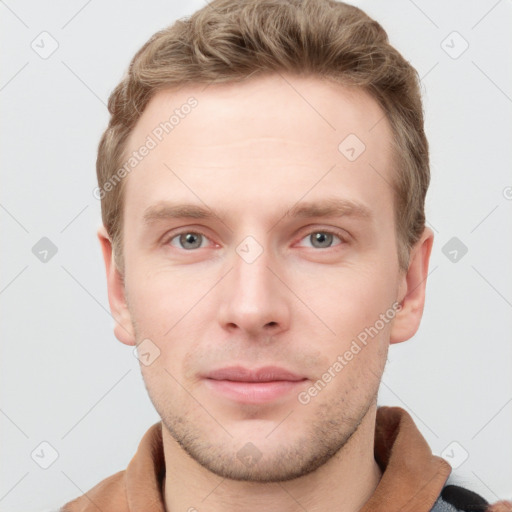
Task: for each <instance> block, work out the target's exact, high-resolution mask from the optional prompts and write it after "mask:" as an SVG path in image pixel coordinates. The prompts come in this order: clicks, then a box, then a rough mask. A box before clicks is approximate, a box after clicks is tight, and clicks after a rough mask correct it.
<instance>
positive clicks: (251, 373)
mask: <svg viewBox="0 0 512 512" xmlns="http://www.w3.org/2000/svg"><path fill="white" fill-rule="evenodd" d="M203 378H204V382H205V384H206V386H207V387H208V388H209V389H210V390H211V391H213V392H214V393H215V394H218V395H221V396H223V397H224V398H227V399H229V400H232V401H235V402H238V403H245V404H263V403H267V402H272V401H275V400H277V399H279V398H283V397H285V396H286V395H288V394H290V393H291V392H292V391H294V390H297V389H298V388H299V386H302V385H303V383H304V381H306V380H308V379H307V378H306V377H304V376H301V375H297V374H295V373H293V372H290V371H288V370H285V369H284V368H280V367H277V366H265V367H262V368H258V369H248V368H245V367H242V366H231V367H227V368H220V369H218V370H213V371H211V372H209V373H207V374H206V375H205V376H204V377H203Z"/></svg>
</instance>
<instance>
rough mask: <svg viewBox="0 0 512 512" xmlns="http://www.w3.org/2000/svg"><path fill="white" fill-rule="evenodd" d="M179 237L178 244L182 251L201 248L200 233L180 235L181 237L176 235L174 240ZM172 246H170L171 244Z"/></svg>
mask: <svg viewBox="0 0 512 512" xmlns="http://www.w3.org/2000/svg"><path fill="white" fill-rule="evenodd" d="M177 237H179V244H180V246H181V247H182V248H183V249H187V250H188V249H197V248H198V247H201V242H202V240H203V235H201V233H194V232H189V233H182V234H181V235H176V236H175V237H174V238H177ZM171 245H172V244H171Z"/></svg>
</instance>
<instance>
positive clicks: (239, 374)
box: [205, 366, 306, 382]
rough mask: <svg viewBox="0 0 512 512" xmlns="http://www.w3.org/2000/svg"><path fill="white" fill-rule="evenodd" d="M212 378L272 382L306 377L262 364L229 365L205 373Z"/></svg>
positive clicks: (208, 377)
mask: <svg viewBox="0 0 512 512" xmlns="http://www.w3.org/2000/svg"><path fill="white" fill-rule="evenodd" d="M205 377H206V378H207V379H212V380H231V381H235V382H274V381H278V380H287V381H301V380H305V379H306V377H303V376H300V375H297V374H295V373H292V372H290V371H288V370H285V369H284V368H280V367H278V366H264V367H262V368H255V369H249V368H245V367H243V366H229V367H226V368H219V369H218V370H213V371H211V372H209V373H207V374H206V375H205Z"/></svg>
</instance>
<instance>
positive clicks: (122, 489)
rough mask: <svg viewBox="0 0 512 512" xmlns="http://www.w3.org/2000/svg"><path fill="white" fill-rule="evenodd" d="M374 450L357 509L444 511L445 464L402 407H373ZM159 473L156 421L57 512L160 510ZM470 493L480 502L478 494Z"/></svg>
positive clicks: (505, 506)
mask: <svg viewBox="0 0 512 512" xmlns="http://www.w3.org/2000/svg"><path fill="white" fill-rule="evenodd" d="M374 450H375V460H376V461H377V462H378V464H379V466H380V468H381V470H382V471H383V475H382V478H381V480H380V482H379V484H378V486H377V488H376V489H375V492H374V494H373V495H372V496H371V498H370V499H369V500H368V501H367V502H366V504H365V505H364V507H363V508H362V509H361V511H360V512H393V511H397V512H398V511H400V512H430V511H431V510H432V509H433V508H434V506H435V505H436V507H435V509H439V510H450V509H449V508H446V509H443V508H442V506H441V507H440V508H438V507H439V506H440V503H439V502H440V500H441V498H439V496H440V494H441V491H442V490H443V487H444V485H445V483H446V480H447V478H448V476H449V475H450V472H451V467H450V465H449V464H448V462H446V461H445V460H444V459H442V458H441V457H438V456H435V455H432V452H431V450H430V448H429V446H428V444H427V442H426V441H425V439H424V438H423V436H422V435H421V433H420V431H419V430H418V428H417V427H416V425H415V424H414V422H413V420H412V418H411V416H410V415H409V414H408V413H407V412H406V411H405V410H404V409H401V408H400V407H379V408H378V409H377V422H376V428H375V445H374ZM164 475H165V460H164V453H163V445H162V422H161V421H160V422H158V423H155V424H154V425H153V426H152V427H151V428H150V429H149V430H148V431H147V432H146V434H145V435H144V437H143V438H142V441H141V442H140V444H139V447H138V450H137V453H136V454H135V455H134V457H133V458H132V460H131V461H130V463H129V465H128V467H127V469H126V470H123V471H119V472H118V473H116V474H114V475H112V476H110V477H108V478H106V479H105V480H103V481H101V482H100V483H98V484H97V485H96V486H95V487H93V488H92V489H91V490H90V491H89V492H87V493H85V494H84V495H83V496H80V497H79V498H77V499H75V500H73V501H71V502H69V503H67V504H66V505H64V507H63V508H61V512H100V511H101V512H165V507H164V499H163V494H162V480H163V477H164ZM470 494H472V493H470ZM474 496H476V497H477V498H479V499H480V500H481V501H482V502H483V503H484V504H485V505H486V502H485V501H484V500H482V499H481V498H480V497H479V496H477V495H474ZM452 510H455V508H453V509H452ZM471 510H487V511H489V512H509V511H512V503H510V502H500V503H496V504H495V505H493V506H492V507H490V508H487V509H486V508H485V507H484V508H478V509H477V508H476V507H473V508H471Z"/></svg>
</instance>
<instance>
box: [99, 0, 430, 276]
mask: <svg viewBox="0 0 512 512" xmlns="http://www.w3.org/2000/svg"><path fill="white" fill-rule="evenodd" d="M280 72H288V73H294V74H298V75H300V74H312V75H316V76H319V77H322V78H326V79H330V80H333V81H335V82H337V83H340V84H345V85H352V86H357V87H360V88H362V89H364V90H365V91H367V92H368V93H369V94H370V95H371V96H372V97H373V98H374V99H375V100H376V101H377V102H378V103H379V105H380V106H381V108H382V109H383V110H384V112H385V117H386V118H387V120H388V122H389V124H390V126H391V129H392V132H393V137H394V141H393V143H394V147H395V151H394V152H395V155H394V156H395V165H396V171H395V172H394V179H393V188H394V196H395V222H396V232H397V246H398V247H397V250H398V259H399V263H400V268H401V269H403V270H406V269H407V267H408V264H409V253H410V248H411V247H412V246H413V245H414V244H415V243H416V242H417V241H418V239H419V238H420V236H421V234H422V232H423V229H424V227H425V213H424V203H425V195H426V192H427V189H428V185H429V181H430V171H429V157H428V142H427V139H426V136H425V132H424V128H423V110H422V103H421V95H420V87H419V78H418V74H417V72H416V70H415V69H414V68H413V67H412V66H411V65H410V64H409V63H408V62H407V61H406V60H405V59H404V58H403V57H402V55H401V54H400V53H399V52H398V51H397V50H396V49H395V48H393V47H392V46H391V45H390V44H389V41H388V37H387V34H386V32H385V31H384V29H383V28H382V27H381V26H380V25H379V24H378V23H377V22H376V21H374V20H373V19H371V18H370V17H369V16H368V15H366V14H365V13H364V12H363V11H361V10H360V9H358V8H357V7H354V6H351V5H347V4H345V3H342V2H337V1H334V0H213V1H212V2H210V3H209V4H208V5H206V6H205V7H203V8H202V9H200V10H199V11H197V12H195V13H194V14H193V15H192V16H190V17H186V18H183V19H180V20H178V21H176V22H175V23H174V24H173V25H171V26H169V27H168V28H165V29H163V30H161V31H159V32H157V33H156V34H154V35H153V36H152V37H151V38H150V39H149V40H148V41H147V42H146V43H145V44H144V46H142V48H141V49H140V50H139V51H138V52H137V53H136V54H135V56H134V57H133V59H132V61H131V63H130V66H129V69H128V72H127V73H126V75H125V77H124V78H123V80H122V81H121V83H120V84H119V85H118V86H117V87H116V88H115V89H114V91H113V92H112V94H111V95H110V98H109V101H108V109H109V112H110V114H111V117H110V122H109V125H108V127H107V129H106V130H105V132H104V134H103V136H102V138H101V141H100V143H99V148H98V158H97V162H96V168H97V177H98V186H99V190H103V187H104V186H105V184H107V183H108V182H109V180H111V178H112V177H113V176H114V175H115V173H116V171H117V170H118V169H119V167H120V166H121V165H122V163H123V162H124V161H125V151H126V149H127V148H126V141H127V139H128V136H129V135H130V133H131V131H132V129H133V127H134V126H135V123H136V122H137V120H138V119H139V118H140V116H141V115H142V113H143V111H144V109H145V107H146V105H147V104H148V102H149V100H150V99H151V98H152V97H153V95H154V94H155V93H156V92H157V91H159V90H161V89H165V88H169V87H181V86H183V85H184V84H187V83H194V84H197V83H221V82H228V81H238V80H243V79H247V78H248V77H250V76H254V75H261V74H268V73H280ZM100 197H101V212H102V219H103V224H104V226H105V228H106V230H107V232H108V234H109V237H110V239H111V241H112V244H113V248H114V255H115V259H116V264H117V266H118V268H119V269H120V270H121V272H124V264H123V259H124V258H123V256H122V223H123V181H121V182H120V185H119V186H114V187H112V189H111V190H110V191H109V192H108V194H105V193H103V194H102V195H101V196H100Z"/></svg>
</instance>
